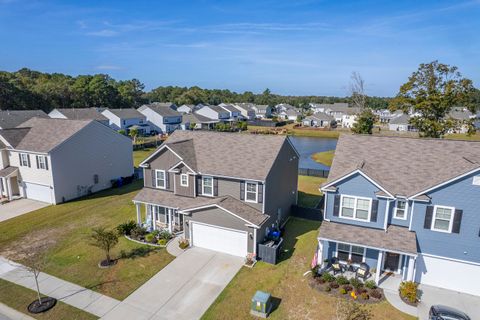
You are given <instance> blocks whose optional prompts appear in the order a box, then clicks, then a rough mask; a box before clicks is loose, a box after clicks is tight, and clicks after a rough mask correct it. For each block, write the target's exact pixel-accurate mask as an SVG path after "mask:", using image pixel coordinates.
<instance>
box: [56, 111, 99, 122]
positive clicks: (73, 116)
mask: <svg viewBox="0 0 480 320" xmlns="http://www.w3.org/2000/svg"><path fill="white" fill-rule="evenodd" d="M57 111H58V112H60V113H61V114H63V115H64V116H65V117H67V119H70V120H98V121H107V120H108V118H107V117H105V116H104V115H103V114H101V113H100V112H98V111H97V109H95V108H78V109H76V108H69V109H57Z"/></svg>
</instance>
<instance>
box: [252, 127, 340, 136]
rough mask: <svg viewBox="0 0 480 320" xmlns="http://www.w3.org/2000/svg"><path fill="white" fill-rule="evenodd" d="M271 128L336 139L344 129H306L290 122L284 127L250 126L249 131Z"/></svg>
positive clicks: (297, 134) (289, 132) (295, 133)
mask: <svg viewBox="0 0 480 320" xmlns="http://www.w3.org/2000/svg"><path fill="white" fill-rule="evenodd" d="M270 130H277V131H282V130H285V133H288V134H291V135H294V136H302V137H318V138H333V139H336V138H338V137H339V136H340V133H341V132H342V131H340V130H320V129H305V128H302V127H297V128H294V124H288V125H285V126H283V127H276V128H275V129H274V128H269V127H261V126H248V132H252V131H260V132H262V131H270Z"/></svg>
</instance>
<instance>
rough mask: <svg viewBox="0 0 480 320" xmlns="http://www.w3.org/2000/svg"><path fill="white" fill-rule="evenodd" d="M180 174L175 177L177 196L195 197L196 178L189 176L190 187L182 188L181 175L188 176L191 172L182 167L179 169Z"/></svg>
mask: <svg viewBox="0 0 480 320" xmlns="http://www.w3.org/2000/svg"><path fill="white" fill-rule="evenodd" d="M178 169H179V170H180V173H176V174H174V175H173V177H174V179H175V190H174V191H175V194H177V195H179V196H186V197H195V176H194V175H190V174H189V175H188V187H182V185H181V184H180V175H181V174H188V172H189V171H190V170H188V169H187V168H186V167H184V166H181V167H179V168H178Z"/></svg>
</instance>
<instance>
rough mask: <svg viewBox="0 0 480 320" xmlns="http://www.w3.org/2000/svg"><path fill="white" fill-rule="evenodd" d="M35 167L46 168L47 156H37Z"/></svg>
mask: <svg viewBox="0 0 480 320" xmlns="http://www.w3.org/2000/svg"><path fill="white" fill-rule="evenodd" d="M37 169H43V170H48V165H47V157H45V156H37Z"/></svg>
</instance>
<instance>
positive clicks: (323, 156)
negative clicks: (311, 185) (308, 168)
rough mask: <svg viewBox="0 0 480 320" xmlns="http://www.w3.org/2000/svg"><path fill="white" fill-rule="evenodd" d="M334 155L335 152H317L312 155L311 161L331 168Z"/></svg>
mask: <svg viewBox="0 0 480 320" xmlns="http://www.w3.org/2000/svg"><path fill="white" fill-rule="evenodd" d="M334 155H335V150H329V151H323V152H317V153H314V154H312V159H313V161H316V162H318V163H321V164H323V165H326V166H328V167H331V166H332V162H333V156H334Z"/></svg>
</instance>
